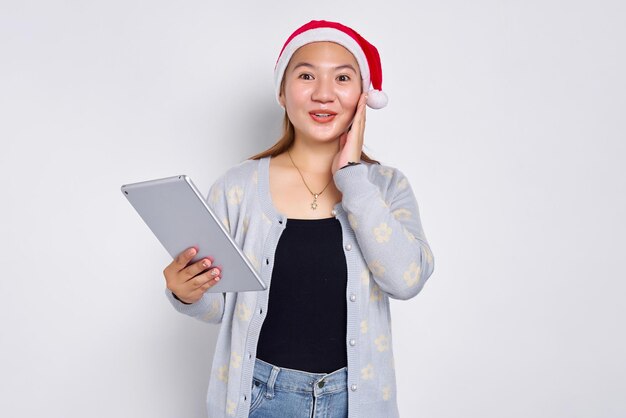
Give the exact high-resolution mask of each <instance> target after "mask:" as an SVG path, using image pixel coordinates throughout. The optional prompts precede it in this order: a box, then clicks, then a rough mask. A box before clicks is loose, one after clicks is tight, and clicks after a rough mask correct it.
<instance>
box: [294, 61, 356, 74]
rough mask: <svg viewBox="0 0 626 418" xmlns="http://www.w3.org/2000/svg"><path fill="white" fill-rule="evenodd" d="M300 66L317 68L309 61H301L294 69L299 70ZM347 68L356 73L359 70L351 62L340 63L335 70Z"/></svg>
mask: <svg viewBox="0 0 626 418" xmlns="http://www.w3.org/2000/svg"><path fill="white" fill-rule="evenodd" d="M300 67H307V68H312V69H315V68H316V67H315V66H314V65H313V64H309V63H308V62H300V63H298V64H296V65H295V66H294V67H293V70H292V71H295V70H297V69H298V68H300ZM345 69H348V70H352V71H354V72H355V73H356V72H357V71H356V69H355V68H354V67H353V66H352V65H350V64H344V65H339V66H337V67H335V68H334V70H335V71H337V70H345Z"/></svg>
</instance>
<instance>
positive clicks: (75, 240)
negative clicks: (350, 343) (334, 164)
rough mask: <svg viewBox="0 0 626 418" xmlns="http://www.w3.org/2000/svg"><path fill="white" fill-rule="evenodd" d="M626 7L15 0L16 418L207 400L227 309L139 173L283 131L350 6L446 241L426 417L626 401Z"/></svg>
mask: <svg viewBox="0 0 626 418" xmlns="http://www.w3.org/2000/svg"><path fill="white" fill-rule="evenodd" d="M213 3H215V4H216V5H213ZM625 5H626V3H624V2H623V1H618V0H615V1H607V0H604V1H594V2H591V1H586V2H584V1H557V0H542V1H536V0H530V1H521V0H520V1H511V0H508V1H506V0H505V1H502V0H500V1H496V0H492V1H486V0H478V1H472V2H466V1H460V0H456V1H452V0H448V1H446V0H444V1H441V0H440V1H429V2H425V1H418V2H409V1H402V2H398V3H397V4H395V3H394V2H390V1H387V2H365V1H360V2H352V3H342V2H336V1H316V2H304V3H303V2H293V1H287V0H283V1H273V2H249V3H248V4H244V3H242V2H236V1H233V2H230V3H229V2H219V3H217V2H209V1H193V0H185V1H165V0H152V1H138V0H124V1H121V0H109V1H25V0H20V1H6V0H3V1H2V2H1V3H0V139H1V148H0V175H1V179H2V180H1V183H0V184H1V190H2V195H1V196H2V203H1V205H0V215H1V216H0V222H1V224H0V237H1V240H2V241H1V251H0V257H1V266H2V270H1V273H0V274H1V278H0V300H1V302H0V350H1V351H0V353H1V355H0V411H2V412H0V414H1V415H2V416H4V417H12V418H13V417H44V416H45V417H59V418H61V417H62V418H79V417H81V418H82V417H153V418H157V417H159V418H161V417H163V418H165V417H204V416H205V407H204V398H205V392H206V387H207V384H208V379H209V373H210V362H211V358H212V354H213V346H214V344H215V338H216V335H217V327H216V326H210V325H205V324H202V323H200V322H197V321H195V320H193V319H190V318H187V317H184V316H183V315H179V314H177V313H176V312H175V311H174V310H173V309H172V308H171V307H170V306H169V304H168V302H167V301H166V299H165V297H164V294H163V289H164V280H163V276H162V269H163V268H164V267H165V265H166V264H167V263H169V259H168V256H167V254H166V253H165V251H164V250H163V249H162V248H161V247H160V244H159V243H158V241H156V239H155V238H154V237H153V236H152V235H151V233H150V232H149V230H148V229H147V227H146V226H145V225H144V224H143V223H142V222H141V220H140V218H139V217H138V216H137V214H136V213H135V212H134V210H133V209H132V207H131V206H130V205H129V204H128V202H127V201H126V200H125V199H124V197H123V196H122V194H121V193H120V191H119V187H120V186H121V185H122V184H124V183H131V182H134V181H141V180H147V179H151V178H157V177H166V176H170V175H176V174H181V173H185V174H188V175H190V176H191V177H192V178H193V179H194V181H195V182H196V184H197V185H198V186H199V187H200V189H201V190H202V191H203V192H204V193H206V191H207V190H208V188H209V186H210V185H211V183H212V181H213V180H214V179H215V178H216V177H217V176H218V175H219V174H221V173H222V172H223V171H225V170H226V169H227V168H229V167H231V166H232V165H234V164H236V163H237V162H239V161H241V160H244V159H245V158H247V157H249V156H250V155H252V154H254V153H256V152H258V151H261V150H263V149H265V148H267V147H268V146H269V145H271V144H272V143H273V142H274V141H275V140H276V139H277V137H278V135H279V131H280V123H281V118H282V113H281V109H280V108H279V107H278V105H277V104H276V103H275V101H274V96H273V85H272V70H273V65H274V62H275V59H276V55H277V54H278V52H279V50H280V47H281V46H282V43H283V42H284V40H285V39H286V37H287V36H288V35H289V34H290V33H291V32H292V31H293V30H294V29H295V28H297V27H298V26H299V25H301V24H302V23H305V22H307V21H308V20H311V19H319V18H326V19H328V20H338V21H341V22H343V23H345V24H348V25H349V26H353V27H354V28H356V29H357V30H358V31H359V32H360V33H361V34H362V35H364V36H365V37H366V38H367V39H368V40H370V41H371V42H372V43H374V44H375V45H376V46H377V47H378V48H379V50H380V52H381V56H382V60H383V71H384V77H385V79H384V83H383V87H384V90H386V91H387V93H388V95H389V98H390V104H389V106H388V107H387V108H385V109H383V110H379V111H369V113H368V122H367V123H368V128H367V130H366V143H367V146H368V151H369V152H370V153H371V154H372V155H373V156H374V157H376V158H378V159H380V160H382V161H383V162H384V163H386V164H389V165H392V166H396V167H399V168H400V169H401V170H402V171H403V172H404V173H405V174H406V175H407V176H408V177H409V179H410V180H411V183H412V186H413V188H414V191H415V194H416V196H417V198H418V202H419V204H420V210H421V215H422V223H423V226H424V229H425V231H426V235H427V237H428V240H429V242H430V244H431V246H432V249H433V252H434V254H435V262H436V268H435V273H434V274H433V276H432V277H431V279H430V281H429V283H427V285H426V287H425V288H424V290H423V291H422V293H421V294H420V295H419V296H418V297H417V298H415V299H413V300H410V301H408V302H394V303H393V305H392V310H393V316H394V347H395V354H396V367H397V374H398V385H399V393H398V396H399V407H400V412H401V415H402V417H408V418H412V417H427V418H459V417H476V418H502V417H507V418H517V417H519V418H527V417H563V418H566V417H567V418H575V417H594V418H598V417H602V418H609V417H611V418H612V417H624V416H626V398H625V397H624V396H623V395H624V390H625V387H626V377H625V375H626V364H625V360H624V353H625V352H626V338H625V333H624V318H625V317H626V307H625V305H626V303H624V297H625V294H626V285H625V283H624V281H625V279H626V268H625V267H624V262H623V253H624V250H626V246H625V245H624V235H625V233H626V222H624V218H623V217H624V214H626V197H625V196H626V193H625V191H626V170H625V168H624V162H625V161H626V145H625V140H626V129H625V126H624V125H625V122H624V121H625V117H624V116H625V115H626V112H625V111H626V83H625V81H624V80H625V78H624V74H626V59H625V54H624V51H625V50H626V46H625V42H624V40H625V38H626V30H625V29H624V22H625V21H626V6H625Z"/></svg>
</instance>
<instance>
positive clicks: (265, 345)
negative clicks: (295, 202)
mask: <svg viewBox="0 0 626 418" xmlns="http://www.w3.org/2000/svg"><path fill="white" fill-rule="evenodd" d="M347 274H348V272H347V266H346V258H345V255H344V253H343V247H342V236H341V225H340V224H339V221H338V220H337V219H335V218H327V219H314V220H303V219H288V220H287V224H286V228H285V230H284V231H283V233H282V235H281V237H280V240H279V242H278V246H277V248H276V255H275V257H274V270H273V272H272V282H271V287H270V294H269V305H268V309H267V317H266V318H265V321H264V322H263V327H262V328H261V335H260V336H259V342H258V346H257V357H258V358H260V359H261V360H263V361H266V362H268V363H271V364H274V365H276V366H278V367H285V368H289V369H295V370H302V371H306V372H311V373H330V372H333V371H335V370H337V369H340V368H342V367H345V366H346V365H347V364H348V360H347V353H346V321H347V304H346V286H347Z"/></svg>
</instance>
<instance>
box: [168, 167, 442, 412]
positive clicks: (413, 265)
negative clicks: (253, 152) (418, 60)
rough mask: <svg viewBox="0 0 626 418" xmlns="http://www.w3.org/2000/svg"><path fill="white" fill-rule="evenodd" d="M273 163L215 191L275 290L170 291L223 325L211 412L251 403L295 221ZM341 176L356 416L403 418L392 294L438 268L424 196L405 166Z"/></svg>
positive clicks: (219, 207) (228, 179) (408, 290)
mask: <svg viewBox="0 0 626 418" xmlns="http://www.w3.org/2000/svg"><path fill="white" fill-rule="evenodd" d="M269 161H270V159H269V158H263V159H261V160H247V161H244V162H243V163H241V164H239V165H237V166H235V167H233V168H232V169H230V170H229V171H227V172H226V173H225V174H224V175H223V176H222V177H221V178H219V179H218V180H217V181H216V182H215V183H214V184H213V186H212V187H211V190H210V191H209V195H208V197H207V202H208V204H209V205H210V207H211V208H212V209H213V210H214V211H215V213H216V214H217V216H218V217H219V218H220V219H221V221H222V223H223V224H224V225H225V227H226V228H227V230H228V231H229V232H230V234H231V235H232V236H233V237H234V239H235V241H236V242H237V244H238V245H239V246H240V247H241V248H242V249H243V251H244V253H245V254H246V256H247V257H248V258H249V259H250V261H251V262H252V264H253V265H254V266H255V268H256V269H257V270H258V271H259V272H260V275H261V278H262V279H263V280H264V281H265V283H267V285H268V291H263V292H240V293H226V294H221V293H218V294H215V293H206V294H205V295H204V296H203V297H202V299H201V300H200V301H198V302H196V303H194V304H191V305H185V304H182V303H180V302H179V301H177V300H176V299H174V298H173V296H172V294H171V292H169V291H167V292H166V294H167V296H168V298H169V300H170V301H171V303H172V304H173V306H174V307H175V308H176V309H177V310H178V311H179V312H181V313H184V314H187V315H190V316H193V317H195V318H198V319H200V320H203V321H206V322H211V323H221V324H222V326H221V328H220V332H219V337H218V341H217V346H216V350H215V356H214V358H213V367H212V371H211V378H210V382H209V390H208V395H207V408H208V413H209V417H210V418H219V417H224V418H227V417H238V418H244V417H247V416H248V411H249V409H250V392H251V387H252V372H253V368H254V361H255V358H256V345H257V341H258V338H259V333H260V331H261V326H262V324H263V320H264V319H265V315H266V313H267V305H268V294H269V291H271V277H272V268H273V266H274V253H275V250H276V246H277V244H278V240H279V238H280V235H281V233H282V231H283V230H284V229H285V226H286V223H287V218H286V217H285V216H283V215H282V214H280V213H278V212H277V211H276V209H275V208H274V206H273V204H272V201H271V196H270V188H269ZM334 181H335V184H336V185H337V188H338V189H339V190H340V191H341V193H342V201H341V203H338V204H337V205H336V206H335V208H334V210H333V212H332V216H335V217H336V218H337V219H338V220H339V222H340V223H341V229H342V236H343V247H344V253H345V256H346V264H347V267H348V285H347V288H346V300H347V304H348V323H347V335H346V350H347V353H348V395H349V396H348V410H349V417H350V418H368V417H372V418H393V417H397V416H398V408H397V403H396V383H395V371H394V362H393V352H392V345H391V318H390V311H389V298H394V299H409V298H412V297H414V296H415V295H417V294H418V293H419V291H420V290H421V289H422V287H423V286H424V283H425V282H426V280H427V279H428V277H430V275H431V274H432V272H433V268H434V262H433V255H432V252H431V250H430V247H429V246H428V243H427V242H426V237H425V235H424V232H423V230H422V226H421V222H420V217H419V211H418V206H417V202H416V200H415V196H414V195H413V192H412V190H411V187H410V185H409V183H408V181H407V179H406V177H404V175H403V174H402V173H400V171H398V170H396V169H394V168H390V167H386V166H382V165H377V164H366V163H363V164H360V165H355V166H350V167H346V168H344V169H341V170H338V171H337V172H336V173H335V176H334ZM216 261H217V262H218V263H219V260H216ZM224 279H225V280H227V278H224Z"/></svg>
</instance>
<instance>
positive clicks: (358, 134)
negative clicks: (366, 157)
mask: <svg viewBox="0 0 626 418" xmlns="http://www.w3.org/2000/svg"><path fill="white" fill-rule="evenodd" d="M366 103H367V95H366V94H365V93H363V94H361V97H360V98H359V103H358V104H357V107H356V113H355V115H354V120H353V121H352V126H351V127H350V128H349V131H348V132H344V133H343V134H342V135H341V137H340V138H339V152H338V153H337V155H335V158H334V159H333V165H332V172H333V175H334V174H335V173H336V172H337V170H339V169H340V168H341V167H343V166H345V165H347V164H348V163H349V162H356V163H358V162H359V161H361V152H362V150H363V136H364V134H365V105H366Z"/></svg>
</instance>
